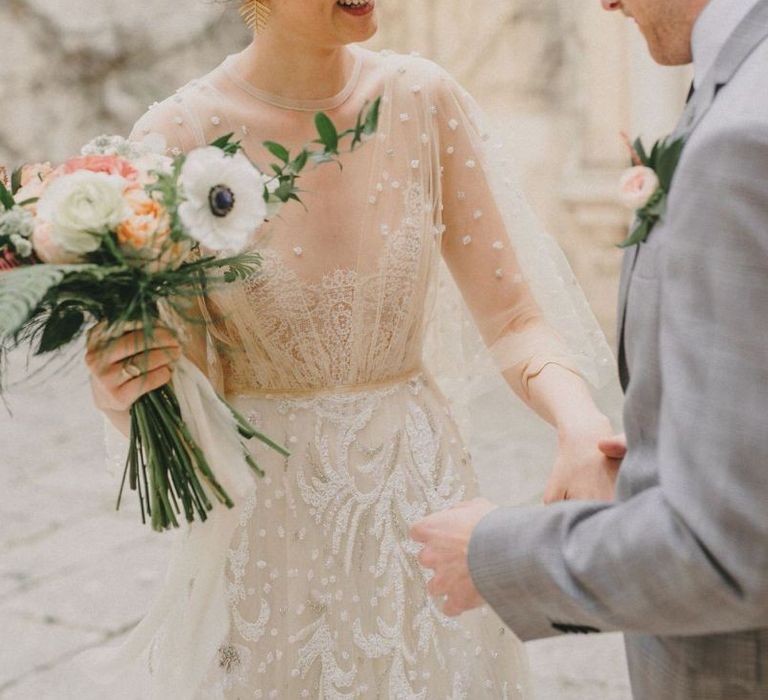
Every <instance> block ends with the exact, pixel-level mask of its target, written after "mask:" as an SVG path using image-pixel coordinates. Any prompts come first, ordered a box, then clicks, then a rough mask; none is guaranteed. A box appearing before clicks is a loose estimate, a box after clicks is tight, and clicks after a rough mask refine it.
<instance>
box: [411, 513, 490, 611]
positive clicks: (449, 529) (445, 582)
mask: <svg viewBox="0 0 768 700" xmlns="http://www.w3.org/2000/svg"><path fill="white" fill-rule="evenodd" d="M497 507H498V506H495V505H494V504H493V503H491V502H490V501H487V500H485V499H484V498H475V499H474V500H472V501H465V502H463V503H460V504H459V505H457V506H456V507H454V508H450V509H449V510H444V511H441V512H439V513H434V514H432V515H430V516H428V517H426V518H424V519H423V520H420V521H419V522H417V523H416V524H415V525H414V526H413V527H412V528H411V532H410V534H411V537H412V538H413V539H414V540H416V542H421V543H423V544H424V548H423V549H422V550H421V553H420V554H419V564H421V565H422V566H424V567H426V568H428V569H433V570H434V572H435V574H434V576H433V577H432V579H431V580H430V581H429V583H428V584H427V590H428V591H429V593H430V595H432V596H436V597H439V596H443V598H444V604H443V613H444V614H446V615H448V616H450V617H455V616H457V615H461V613H463V612H466V611H467V610H472V609H473V608H477V607H479V606H481V605H482V604H483V602H484V601H483V599H482V597H481V596H480V594H479V593H478V591H477V588H475V584H474V582H473V581H472V575H471V574H470V571H469V562H468V560H467V552H468V550H469V540H470V539H471V537H472V533H473V532H474V530H475V527H476V526H477V524H478V523H479V522H480V521H481V520H482V519H483V518H484V517H485V516H486V515H487V514H488V513H490V512H491V511H492V510H495V509H496V508H497Z"/></svg>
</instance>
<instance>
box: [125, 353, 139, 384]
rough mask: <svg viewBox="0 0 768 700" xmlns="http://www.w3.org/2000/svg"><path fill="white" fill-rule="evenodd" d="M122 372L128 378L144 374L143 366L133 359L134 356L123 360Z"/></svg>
mask: <svg viewBox="0 0 768 700" xmlns="http://www.w3.org/2000/svg"><path fill="white" fill-rule="evenodd" d="M122 372H123V376H124V377H125V378H126V379H136V377H140V376H141V374H142V372H141V368H140V367H139V366H138V365H137V364H136V363H135V362H134V361H133V358H132V357H131V358H129V359H128V360H126V361H125V362H123V370H122Z"/></svg>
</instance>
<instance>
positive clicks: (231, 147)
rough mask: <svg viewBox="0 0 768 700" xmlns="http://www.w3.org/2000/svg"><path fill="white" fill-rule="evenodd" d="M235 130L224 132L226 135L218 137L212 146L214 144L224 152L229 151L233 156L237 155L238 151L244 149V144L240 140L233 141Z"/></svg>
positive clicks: (212, 144)
mask: <svg viewBox="0 0 768 700" xmlns="http://www.w3.org/2000/svg"><path fill="white" fill-rule="evenodd" d="M234 135H235V134H234V132H230V133H228V134H224V136H221V137H219V138H217V139H216V140H215V141H212V142H211V146H214V147H215V148H220V149H221V150H222V151H224V153H227V154H229V155H231V156H233V155H235V153H237V152H238V151H240V150H242V148H243V146H242V143H241V142H240V141H233V140H232V139H233V137H234Z"/></svg>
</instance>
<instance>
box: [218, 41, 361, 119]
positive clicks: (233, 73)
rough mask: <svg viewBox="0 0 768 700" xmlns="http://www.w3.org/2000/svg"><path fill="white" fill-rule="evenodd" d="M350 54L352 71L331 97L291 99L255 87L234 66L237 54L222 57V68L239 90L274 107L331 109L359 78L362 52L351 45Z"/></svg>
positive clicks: (343, 100) (349, 95)
mask: <svg viewBox="0 0 768 700" xmlns="http://www.w3.org/2000/svg"><path fill="white" fill-rule="evenodd" d="M350 49H351V50H352V54H353V56H354V59H355V63H354V65H353V66H352V73H351V75H350V77H349V80H348V81H347V83H346V85H345V86H344V87H343V88H342V89H341V91H340V92H337V93H336V94H335V95H332V96H331V97H323V98H319V99H304V100H302V99H292V98H290V97H283V96H281V95H276V94H274V93H271V92H269V91H267V90H262V89H261V88H257V87H256V86H255V85H253V84H252V83H250V82H249V81H247V80H246V79H245V78H243V77H242V76H241V75H240V74H239V73H238V72H237V69H236V67H235V61H236V60H237V57H238V56H239V54H236V53H233V54H230V55H228V56H227V57H226V59H224V63H223V64H222V68H223V70H224V73H225V74H226V75H227V77H228V78H229V79H230V80H231V81H232V82H233V83H234V84H235V85H236V86H237V87H239V88H240V89H241V90H243V91H244V92H247V93H248V94H249V95H251V96H252V97H255V98H256V99H257V100H260V101H261V102H266V103H267V104H270V105H272V106H274V107H279V108H281V109H288V110H292V111H297V112H316V111H321V110H331V109H336V108H337V107H341V105H343V104H344V103H345V102H346V101H347V100H348V99H349V98H350V97H351V96H352V93H353V92H354V90H355V88H356V87H357V83H358V81H359V80H360V74H361V72H362V68H363V55H362V52H361V51H359V50H357V47H355V46H351V47H350Z"/></svg>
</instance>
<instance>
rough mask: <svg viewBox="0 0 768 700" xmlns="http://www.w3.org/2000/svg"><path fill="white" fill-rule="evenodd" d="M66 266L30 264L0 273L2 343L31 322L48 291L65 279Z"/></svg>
mask: <svg viewBox="0 0 768 700" xmlns="http://www.w3.org/2000/svg"><path fill="white" fill-rule="evenodd" d="M66 269H67V268H66V266H64V267H59V266H54V265H31V266H29V267H20V268H17V269H15V270H10V271H8V272H4V273H3V274H2V275H0V343H5V342H7V341H9V340H11V339H12V338H13V337H14V336H15V335H16V334H18V333H19V331H21V329H22V328H23V326H24V325H25V324H26V323H27V322H29V321H30V319H31V318H32V317H33V316H34V314H35V311H36V310H37V308H38V306H39V305H40V303H41V302H42V300H43V299H44V297H45V296H46V294H48V292H49V291H50V290H51V288H53V287H54V286H55V285H57V284H58V283H59V282H61V280H62V279H63V278H64V274H65V272H66Z"/></svg>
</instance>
